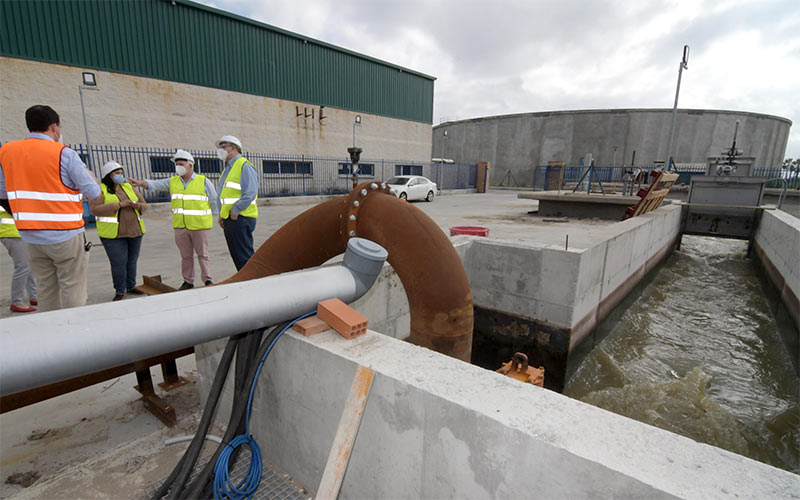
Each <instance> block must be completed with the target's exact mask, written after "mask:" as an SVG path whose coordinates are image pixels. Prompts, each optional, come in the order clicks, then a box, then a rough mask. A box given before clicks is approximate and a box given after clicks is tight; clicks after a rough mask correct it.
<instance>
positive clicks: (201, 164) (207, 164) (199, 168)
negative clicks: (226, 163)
mask: <svg viewBox="0 0 800 500" xmlns="http://www.w3.org/2000/svg"><path fill="white" fill-rule="evenodd" d="M195 161H196V163H195V172H197V173H199V174H219V173H222V161H221V160H219V159H218V158H197V159H196V160H195Z"/></svg>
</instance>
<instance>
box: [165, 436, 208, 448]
mask: <svg viewBox="0 0 800 500" xmlns="http://www.w3.org/2000/svg"><path fill="white" fill-rule="evenodd" d="M192 439H194V434H191V435H189V436H180V437H174V438H170V439H167V440H165V441H164V446H169V445H171V444H175V443H182V442H184V441H191V440H192ZM206 439H208V440H209V441H214V442H215V443H219V444H222V438H221V437H217V436H215V435H213V434H206Z"/></svg>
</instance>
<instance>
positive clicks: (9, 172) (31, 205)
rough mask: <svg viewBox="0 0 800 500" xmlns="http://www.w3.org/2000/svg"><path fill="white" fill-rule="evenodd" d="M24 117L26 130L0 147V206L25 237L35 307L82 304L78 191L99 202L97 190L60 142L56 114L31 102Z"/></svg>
mask: <svg viewBox="0 0 800 500" xmlns="http://www.w3.org/2000/svg"><path fill="white" fill-rule="evenodd" d="M25 122H26V125H27V126H28V130H29V131H30V134H28V136H27V137H25V138H24V139H22V140H19V141H11V142H7V143H6V144H4V145H3V147H2V148H0V206H2V207H3V208H4V209H5V211H6V212H8V213H9V214H11V215H12V216H13V217H14V223H15V225H16V228H17V229H18V230H19V235H20V238H21V239H22V241H24V242H25V245H26V249H27V251H28V258H29V262H30V265H31V269H32V270H33V274H34V276H35V277H36V281H37V283H38V293H39V297H38V299H39V310H40V311H52V310H55V309H61V308H68V307H76V306H83V305H86V301H87V300H88V297H89V294H88V270H89V267H88V266H89V254H88V253H87V252H88V250H87V249H86V247H87V245H86V244H85V242H86V236H85V234H84V232H83V212H84V210H83V204H82V201H81V195H83V196H85V197H86V198H88V199H89V200H90V202H91V201H100V202H102V200H103V194H102V193H101V192H100V186H98V184H97V179H95V177H94V175H92V173H91V171H90V170H89V169H87V168H86V165H85V164H84V163H83V161H81V159H80V157H79V156H78V153H76V152H75V151H73V150H72V149H70V148H68V147H66V146H64V144H62V143H61V120H60V118H59V116H58V113H56V112H55V110H53V108H51V107H50V106H45V105H35V106H31V107H30V108H28V109H27V110H26V111H25ZM90 206H91V203H90ZM95 215H96V214H95Z"/></svg>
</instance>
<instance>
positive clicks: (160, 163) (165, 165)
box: [150, 156, 175, 174]
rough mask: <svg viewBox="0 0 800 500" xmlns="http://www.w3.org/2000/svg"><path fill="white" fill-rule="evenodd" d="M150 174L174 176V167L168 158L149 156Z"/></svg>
mask: <svg viewBox="0 0 800 500" xmlns="http://www.w3.org/2000/svg"><path fill="white" fill-rule="evenodd" d="M150 172H151V173H154V174H174V173H175V165H173V164H172V161H171V160H170V157H169V156H151V157H150Z"/></svg>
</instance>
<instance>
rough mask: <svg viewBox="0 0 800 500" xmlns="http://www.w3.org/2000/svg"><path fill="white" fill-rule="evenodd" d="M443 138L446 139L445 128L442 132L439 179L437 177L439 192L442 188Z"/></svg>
mask: <svg viewBox="0 0 800 500" xmlns="http://www.w3.org/2000/svg"><path fill="white" fill-rule="evenodd" d="M445 139H447V130H445V131H444V132H443V133H442V154H441V157H440V158H439V179H438V181H439V184H438V187H439V191H440V192H441V190H442V175H443V174H442V170H444V140H445Z"/></svg>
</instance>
